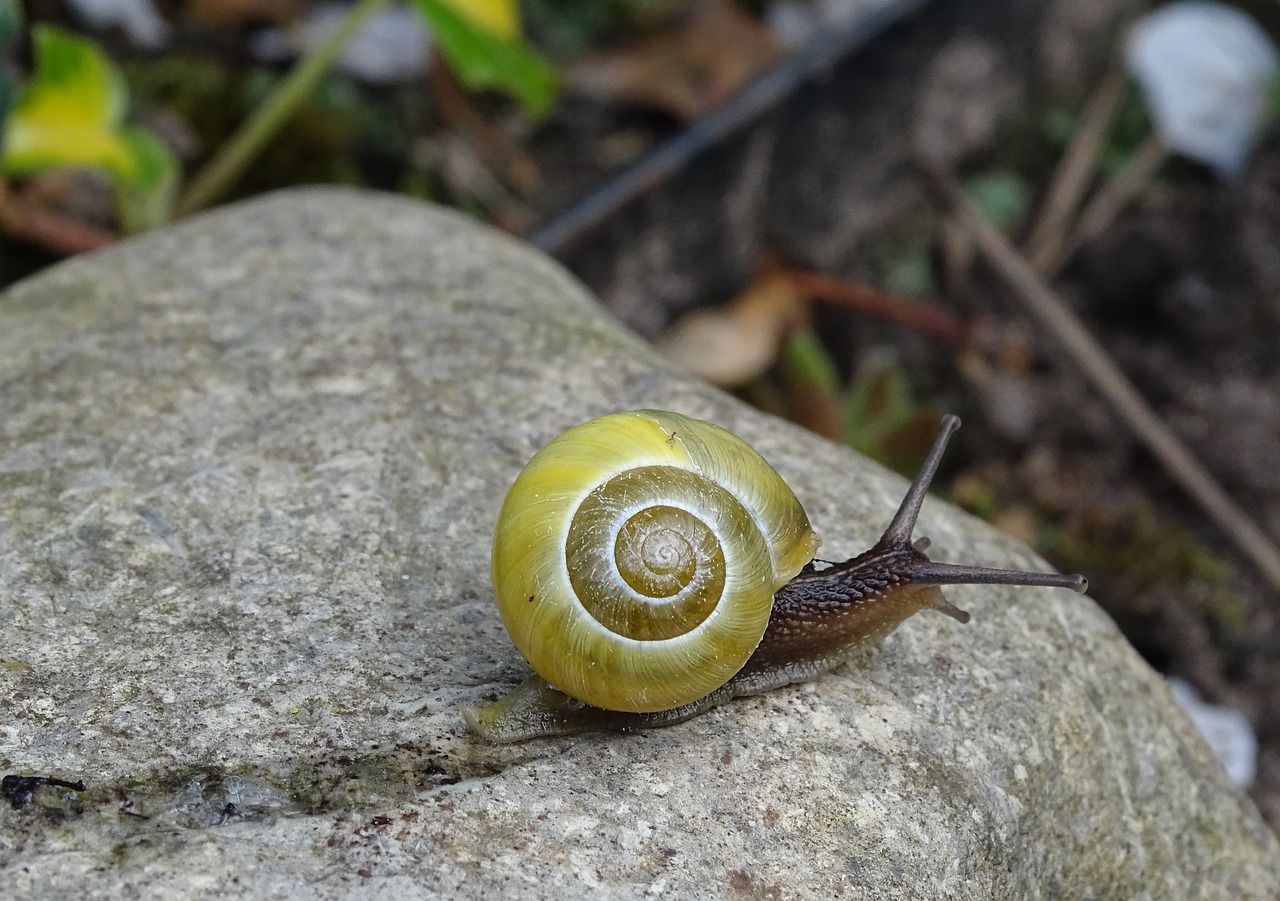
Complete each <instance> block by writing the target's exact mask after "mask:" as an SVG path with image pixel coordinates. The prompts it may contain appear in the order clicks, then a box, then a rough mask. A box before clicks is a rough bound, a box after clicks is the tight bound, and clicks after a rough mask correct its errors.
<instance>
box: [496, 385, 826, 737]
mask: <svg viewBox="0 0 1280 901" xmlns="http://www.w3.org/2000/svg"><path fill="white" fill-rule="evenodd" d="M817 544H818V539H817V536H816V535H814V533H813V530H812V528H811V527H810V526H809V521H808V518H807V517H806V516H805V513H804V510H803V508H802V507H801V506H800V502H799V501H798V500H797V499H796V497H795V495H794V494H793V493H792V492H791V489H790V488H788V487H787V485H786V483H785V482H783V480H782V478H781V477H780V476H779V475H778V474H777V473H776V472H774V470H773V469H772V467H770V466H769V464H768V463H766V462H765V461H764V459H763V458H762V457H760V455H759V454H758V453H756V452H755V451H754V450H752V449H751V448H750V446H748V445H747V444H746V443H745V442H744V441H742V440H741V439H739V438H737V437H735V436H734V435H732V434H731V433H729V432H727V431H725V430H724V429H721V428H719V427H718V426H714V425H711V424H710V423H706V422H702V421H700V420H697V419H692V418H689V417H687V416H681V415H679V414H675V413H667V412H661V411H652V410H640V411H636V412H632V413H619V414H615V415H612V416H605V417H602V418H600V419H596V420H592V421H591V422H587V423H583V424H582V425H580V426H576V427H574V428H572V429H570V430H569V431H567V432H565V433H564V434H563V435H561V436H559V437H558V438H556V439H554V440H553V441H552V442H551V443H550V444H548V445H547V446H546V447H544V448H543V449H542V450H541V451H539V452H538V453H537V454H536V455H535V456H534V457H533V459H532V460H530V461H529V464H528V466H526V467H525V470H524V471H523V472H522V473H521V474H520V476H519V477H518V478H517V479H516V482H515V484H514V485H512V487H511V490H510V492H509V493H508V495H507V499H506V501H505V502H504V504H503V507H502V512H501V514H500V515H499V520H498V526H497V529H496V531H495V535H494V546H493V581H494V587H495V590H496V592H497V596H498V604H499V608H500V610H501V612H502V618H503V621H504V622H505V623H506V626H507V630H508V631H509V632H510V633H511V637H512V640H513V641H514V642H515V644H516V647H517V648H518V649H519V650H520V652H521V653H522V654H523V655H524V656H525V659H527V660H528V661H529V663H530V664H531V665H532V666H533V668H534V669H535V670H536V671H537V672H538V674H539V675H540V676H541V677H542V678H544V679H546V680H547V681H548V682H550V683H551V684H552V685H554V686H555V687H556V688H558V689H560V690H561V691H563V692H564V693H565V694H568V695H570V696H572V697H574V698H577V699H578V700H580V701H583V702H585V703H587V704H590V705H592V706H594V707H602V708H605V709H608V710H624V711H633V712H648V711H656V710H668V709H671V708H673V707H678V706H680V705H682V704H687V703H689V702H690V701H694V700H697V699H698V698H701V697H703V696H705V695H706V694H708V693H710V692H711V691H714V690H715V689H716V688H719V687H720V686H721V685H722V684H724V683H725V682H727V681H728V680H729V679H730V678H731V677H732V676H733V675H734V674H736V673H737V672H738V670H739V669H741V667H742V665H743V663H745V662H746V660H747V658H748V657H749V656H750V655H751V652H752V651H753V650H755V648H756V646H757V644H758V643H759V641H760V637H761V636H762V635H763V634H764V629H765V626H766V625H767V624H768V621H769V611H770V608H771V604H772V600H773V594H774V592H775V591H776V589H777V588H778V587H780V586H781V585H782V584H784V583H785V582H787V581H788V580H790V579H791V578H792V577H793V576H795V575H796V573H798V572H799V571H800V569H801V568H802V567H803V566H804V565H805V564H806V563H808V562H809V560H810V559H812V557H813V553H814V550H815V549H816V548H817Z"/></svg>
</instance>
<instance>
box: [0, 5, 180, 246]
mask: <svg viewBox="0 0 1280 901" xmlns="http://www.w3.org/2000/svg"><path fill="white" fill-rule="evenodd" d="M32 45H33V47H34V56H35V71H34V72H32V74H31V80H30V81H29V82H28V83H27V85H26V87H25V88H24V89H23V90H22V91H21V93H20V94H19V96H18V101H17V105H16V106H15V107H14V109H13V113H12V115H10V116H9V118H8V121H7V122H6V123H5V134H4V139H5V140H4V155H3V159H2V160H0V168H2V169H3V171H4V173H5V174H6V175H18V176H21V175H29V174H32V173H35V172H40V171H44V170H48V169H59V168H63V167H75V166H83V167H90V168H100V169H105V170H106V171H107V172H109V173H110V174H111V175H112V176H113V177H114V179H115V182H116V194H117V199H118V201H119V204H120V206H119V213H120V222H121V225H122V227H123V228H124V229H125V230H127V231H136V230H138V229H140V228H146V227H149V226H152V225H156V224H158V223H159V222H162V221H164V219H165V218H167V215H168V210H169V207H170V205H171V204H172V200H173V193H174V189H175V187H176V184H177V180H178V174H179V167H178V161H177V160H176V159H175V158H174V156H173V154H172V152H171V151H170V150H169V148H168V147H167V146H165V145H164V144H163V143H161V142H160V141H159V140H158V139H157V138H155V137H154V136H153V135H151V134H149V133H147V132H144V131H142V130H141V129H137V128H126V127H124V124H123V123H124V113H125V108H126V106H127V105H128V99H129V98H128V94H127V92H126V89H125V84H124V79H123V78H122V77H121V76H120V73H119V71H117V70H116V68H115V66H113V65H112V64H111V62H110V61H109V60H108V59H107V58H106V57H105V56H104V55H103V54H102V52H101V51H100V50H99V49H98V48H97V46H96V45H95V44H93V43H92V42H91V41H87V40H84V39H82V38H78V37H76V36H75V35H72V34H70V33H68V32H65V31H63V30H61V29H59V28H56V27H54V26H51V25H37V26H35V27H34V28H33V29H32Z"/></svg>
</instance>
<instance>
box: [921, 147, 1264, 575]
mask: <svg viewBox="0 0 1280 901" xmlns="http://www.w3.org/2000/svg"><path fill="white" fill-rule="evenodd" d="M932 175H933V177H934V181H935V183H936V184H937V186H938V188H939V189H940V190H941V191H942V193H943V195H944V196H945V197H946V199H947V201H948V202H949V203H950V204H951V205H952V206H953V207H954V209H955V210H956V212H957V213H958V215H959V217H960V219H961V221H962V222H963V223H964V224H965V226H966V227H967V228H968V229H969V231H970V232H971V234H972V235H973V237H974V240H975V241H976V243H977V245H978V248H979V250H981V252H982V254H983V256H985V257H986V258H987V260H988V261H989V262H990V263H991V265H992V266H994V267H995V269H996V271H997V272H998V273H999V274H1000V277H1001V278H1003V279H1004V280H1005V282H1006V283H1007V284H1008V285H1009V286H1010V287H1011V288H1013V289H1014V293H1015V294H1016V295H1017V296H1018V298H1019V299H1020V300H1021V301H1022V302H1023V303H1024V305H1025V306H1026V308H1027V310H1028V311H1029V312H1030V313H1031V314H1032V315H1033V316H1034V317H1035V318H1036V319H1037V320H1039V321H1040V323H1041V324H1042V325H1044V326H1045V327H1046V328H1047V329H1048V330H1049V331H1050V332H1051V333H1052V334H1053V335H1054V337H1056V338H1057V339H1058V341H1059V342H1060V343H1061V344H1062V346H1063V348H1064V349H1065V350H1066V351H1067V353H1068V354H1069V355H1070V356H1071V358H1072V359H1073V360H1074V361H1075V363H1076V365H1077V366H1079V367H1080V369H1081V371H1082V373H1083V374H1084V376H1085V378H1086V379H1088V380H1089V381H1090V382H1091V383H1092V384H1093V386H1094V387H1095V388H1097V389H1098V391H1099V392H1100V393H1101V394H1102V395H1103V397H1105V398H1106V399H1107V401H1108V402H1110V403H1111V405H1112V406H1113V407H1114V408H1115V410H1116V412H1117V413H1119V414H1120V418H1121V419H1122V420H1123V421H1124V423H1125V424H1126V425H1127V426H1128V427H1129V428H1130V430H1132V432H1133V433H1134V434H1135V435H1136V436H1137V437H1138V439H1139V440H1140V441H1141V442H1142V443H1143V444H1145V445H1146V446H1147V448H1148V450H1150V451H1151V453H1152V454H1154V455H1155V456H1156V458H1157V459H1158V460H1160V462H1161V463H1163V464H1164V466H1165V468H1166V469H1167V470H1168V471H1169V474H1170V475H1171V476H1172V477H1173V478H1174V480H1175V481H1177V482H1178V483H1179V484H1180V485H1182V487H1183V488H1184V489H1185V490H1186V491H1187V493H1188V494H1190V495H1191V496H1192V497H1193V498H1194V499H1195V500H1196V501H1197V502H1198V503H1199V504H1200V506H1201V508H1202V509H1203V510H1204V511H1205V512H1206V513H1207V514H1208V515H1209V517H1210V518H1211V519H1213V520H1214V521H1215V522H1216V523H1217V524H1218V525H1219V526H1220V527H1221V528H1222V529H1223V531H1225V532H1226V533H1227V534H1228V535H1229V536H1230V537H1231V539H1232V541H1234V542H1235V543H1236V545H1237V546H1238V547H1239V548H1240V550H1241V551H1242V552H1243V553H1244V554H1245V555H1246V556H1247V557H1248V558H1249V559H1250V560H1252V561H1253V562H1254V564H1255V565H1256V566H1257V567H1258V569H1259V571H1260V572H1261V573H1262V575H1263V576H1264V577H1265V578H1266V579H1267V581H1268V582H1270V584H1271V585H1272V587H1273V588H1275V589H1276V590H1277V591H1280V548H1277V547H1276V544H1275V542H1273V541H1272V540H1271V538H1270V537H1268V536H1267V534H1266V533H1265V532H1263V531H1262V529H1261V528H1259V527H1258V526H1257V525H1256V524H1255V523H1254V522H1253V520H1252V519H1250V518H1249V516H1248V514H1247V513H1245V512H1244V511H1243V510H1242V509H1241V508H1240V507H1239V505H1237V504H1236V502H1235V501H1233V500H1232V499H1231V497H1230V496H1229V495H1228V494H1227V493H1226V491H1224V490H1223V489H1222V486H1220V485H1219V484H1218V482H1217V481H1216V480H1215V479H1214V477H1213V476H1212V475H1211V474H1210V473H1209V472H1208V470H1206V469H1205V468H1204V466H1203V465H1202V464H1201V463H1200V462H1199V460H1197V459H1196V458H1195V456H1194V455H1193V454H1192V453H1191V451H1190V450H1189V449H1188V448H1187V447H1186V446H1185V445H1184V444H1183V443H1182V442H1181V440H1179V438H1178V437H1177V436H1176V435H1175V434H1174V433H1173V432H1172V431H1171V430H1170V429H1169V427H1168V426H1166V425H1165V424H1164V423H1163V422H1162V421H1161V420H1160V418H1159V417H1158V416H1157V415H1156V413H1155V411H1153V410H1152V409H1151V407H1150V406H1148V405H1147V402H1146V401H1145V400H1143V398H1142V395H1140V394H1139V393H1138V390H1137V388H1135V387H1134V385H1133V383H1132V382H1130V381H1129V379H1128V378H1127V377H1126V376H1125V375H1124V373H1123V372H1121V370H1120V367H1119V366H1117V365H1116V364H1115V362H1113V361H1112V359H1111V358H1110V357H1109V356H1108V355H1107V352H1106V351H1105V350H1104V349H1103V348H1102V347H1101V345H1099V344H1098V342H1097V341H1095V340H1094V338H1093V336H1092V335H1090V334H1089V331H1088V330H1087V329H1086V328H1085V326H1084V324H1083V323H1081V322H1080V320H1079V319H1077V318H1076V317H1075V315H1074V314H1073V313H1072V312H1071V311H1070V310H1069V309H1068V308H1067V306H1066V304H1064V303H1063V302H1062V300H1061V299H1060V298H1059V297H1058V296H1057V294H1055V293H1054V291H1053V289H1052V288H1050V287H1049V285H1048V284H1046V283H1045V281H1044V279H1042V278H1041V277H1040V276H1039V274H1037V273H1036V271H1035V270H1034V269H1032V268H1031V265H1030V264H1029V263H1028V262H1027V261H1026V260H1025V259H1024V258H1023V257H1022V256H1021V255H1020V254H1019V253H1018V251H1017V250H1016V249H1015V248H1014V247H1013V246H1012V245H1010V244H1009V242H1008V241H1007V240H1005V238H1004V236H1003V235H1001V234H1000V232H998V231H997V230H996V229H995V228H993V227H992V226H991V224H990V223H988V222H987V221H986V219H985V218H983V216H982V214H981V212H979V210H978V209H977V208H976V207H975V206H974V205H973V204H972V203H971V202H970V201H969V199H968V198H967V197H966V196H965V195H964V191H963V190H962V189H961V187H960V185H959V184H958V183H957V182H956V180H955V179H954V178H953V177H951V176H950V175H945V174H942V173H937V172H935V173H932Z"/></svg>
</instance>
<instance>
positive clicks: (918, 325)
mask: <svg viewBox="0 0 1280 901" xmlns="http://www.w3.org/2000/svg"><path fill="white" fill-rule="evenodd" d="M780 274H781V275H782V276H783V277H784V278H786V279H787V280H788V281H790V282H791V283H792V284H793V285H795V287H796V288H797V289H799V290H800V291H801V292H802V293H804V294H806V295H808V296H809V297H810V298H812V299H814V300H819V301H825V302H827V303H832V304H839V305H840V306H843V307H848V308H849V309H853V310H857V311H858V312H860V313H865V314H867V315H869V316H875V317H877V318H879V319H886V320H889V321H890V322H896V323H898V324H900V325H904V326H906V327H907V328H909V329H912V330H914V331H917V332H921V333H922V334H926V335H929V336H930V337H933V338H936V339H938V340H939V341H943V342H945V343H947V344H951V345H954V346H960V345H962V344H964V343H965V342H966V341H967V340H968V337H969V330H968V328H966V326H965V324H964V323H963V322H962V321H961V320H960V319H959V318H958V317H957V316H956V315H955V314H953V313H950V312H948V311H947V310H944V309H942V308H941V307H936V306H933V305H931V304H926V303H921V302H920V301H918V300H912V299H910V298H908V297H902V296H900V295H897V294H890V293H888V292H885V291H881V290H879V289H877V288H873V287H871V286H870V285H864V284H859V283H857V282H848V281H842V280H840V279H837V278H832V277H831V276H828V275H820V274H819V273H816V272H804V271H800V270H797V269H784V270H782V271H781V272H780Z"/></svg>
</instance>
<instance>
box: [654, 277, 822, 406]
mask: <svg viewBox="0 0 1280 901" xmlns="http://www.w3.org/2000/svg"><path fill="white" fill-rule="evenodd" d="M804 319H805V305H804V301H803V298H802V297H801V296H800V292H799V291H798V290H797V289H796V287H795V285H794V283H793V282H792V281H791V280H790V279H787V278H783V277H780V276H776V275H768V276H765V277H764V278H763V279H761V280H760V281H758V282H756V283H755V284H753V285H752V286H751V287H749V288H748V289H747V290H746V291H745V292H743V293H742V294H740V295H739V296H738V297H737V298H736V299H735V300H734V301H732V302H731V303H729V304H727V305H726V306H722V307H714V308H708V309H702V310H694V311H693V312H692V313H689V314H688V315H686V316H683V317H681V318H680V319H679V320H677V321H676V322H675V323H674V324H673V325H672V326H671V328H670V329H668V330H667V332H666V333H665V334H663V335H662V336H661V337H660V338H659V339H658V341H657V346H658V350H659V351H660V352H661V353H663V354H664V355H665V356H666V357H667V358H668V359H670V360H672V361H673V362H675V363H676V364H677V365H678V366H680V367H681V368H682V369H684V370H685V371H687V372H689V373H691V374H693V375H696V376H698V377H699V378H702V379H705V380H707V381H708V382H711V383H712V384H714V385H719V386H721V387H722V388H736V387H739V386H741V385H744V384H746V383H747V382H749V381H751V380H752V379H755V378H758V377H759V376H760V375H762V374H763V373H764V372H765V371H766V370H767V369H769V367H770V366H772V365H773V364H774V362H776V361H777V359H778V350H779V348H780V347H781V346H782V342H783V341H784V340H785V339H786V337H787V336H788V335H789V334H791V333H792V332H793V331H794V330H795V329H796V328H797V327H798V326H799V325H801V324H802V323H803V322H804Z"/></svg>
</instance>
